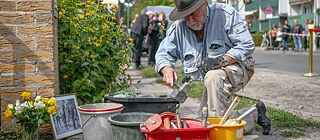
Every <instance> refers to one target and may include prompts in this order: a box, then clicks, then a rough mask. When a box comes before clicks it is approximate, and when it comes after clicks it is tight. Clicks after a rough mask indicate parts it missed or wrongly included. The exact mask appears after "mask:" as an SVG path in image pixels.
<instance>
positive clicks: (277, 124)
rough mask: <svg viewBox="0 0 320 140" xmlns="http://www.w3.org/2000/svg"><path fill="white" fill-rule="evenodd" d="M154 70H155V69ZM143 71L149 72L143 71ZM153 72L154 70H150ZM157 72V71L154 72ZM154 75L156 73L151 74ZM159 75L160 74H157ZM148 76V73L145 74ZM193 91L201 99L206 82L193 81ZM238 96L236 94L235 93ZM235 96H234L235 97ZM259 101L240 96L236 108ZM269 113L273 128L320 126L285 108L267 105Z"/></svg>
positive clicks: (286, 133) (285, 133) (290, 133)
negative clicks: (284, 109) (280, 108)
mask: <svg viewBox="0 0 320 140" xmlns="http://www.w3.org/2000/svg"><path fill="white" fill-rule="evenodd" d="M147 69H148V68H144V69H143V70H142V71H145V70H147ZM153 72H154V70H153ZM177 72H178V77H179V80H178V81H179V83H182V82H181V81H182V78H183V77H184V73H183V70H181V69H179V70H177ZM143 73H148V72H143ZM150 73H152V72H150ZM154 73H155V72H154ZM155 74H156V73H155ZM150 75H154V74H149V75H148V76H150ZM156 76H158V75H156ZM145 77H146V75H145ZM158 83H163V84H164V82H162V81H161V80H159V81H158ZM190 85H191V91H190V92H189V95H188V96H189V97H192V98H197V99H199V100H200V99H201V97H202V94H203V92H204V84H203V82H192V83H191V84H190ZM235 96H236V95H235ZM235 96H233V98H235ZM256 102H257V101H255V100H251V99H247V98H244V97H240V103H239V104H238V106H237V107H236V109H240V108H245V107H250V106H252V105H255V104H256ZM267 115H268V117H269V118H270V119H271V121H272V127H273V129H285V128H290V129H297V130H298V129H299V128H305V127H309V128H320V122H317V121H314V120H308V119H302V118H300V117H298V116H296V115H294V114H292V113H290V112H286V111H283V110H279V109H276V108H273V107H267ZM255 127H256V130H257V131H261V129H262V128H261V127H260V126H259V125H257V124H255ZM280 135H281V136H283V137H290V138H297V137H302V136H304V133H303V132H298V131H283V132H281V133H280Z"/></svg>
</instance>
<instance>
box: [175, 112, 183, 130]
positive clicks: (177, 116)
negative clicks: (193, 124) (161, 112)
mask: <svg viewBox="0 0 320 140" xmlns="http://www.w3.org/2000/svg"><path fill="white" fill-rule="evenodd" d="M176 119H177V126H178V128H179V129H180V128H182V123H181V117H180V114H179V113H176Z"/></svg>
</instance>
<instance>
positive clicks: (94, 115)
mask: <svg viewBox="0 0 320 140" xmlns="http://www.w3.org/2000/svg"><path fill="white" fill-rule="evenodd" d="M96 116H97V114H92V115H91V116H90V118H89V119H88V120H86V121H85V122H84V123H83V125H82V126H81V129H83V127H84V126H85V125H86V124H87V123H88V121H89V120H91V119H92V117H96Z"/></svg>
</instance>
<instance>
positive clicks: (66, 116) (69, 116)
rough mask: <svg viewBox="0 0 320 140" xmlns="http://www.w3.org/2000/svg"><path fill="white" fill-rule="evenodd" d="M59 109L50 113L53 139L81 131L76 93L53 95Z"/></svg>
mask: <svg viewBox="0 0 320 140" xmlns="http://www.w3.org/2000/svg"><path fill="white" fill-rule="evenodd" d="M55 99H56V102H57V104H58V106H59V109H58V111H57V113H56V114H55V115H50V119H51V124H52V127H53V133H54V137H55V139H62V138H66V137H69V136H72V135H75V134H79V133H81V132H82V129H81V125H82V122H81V118H80V113H79V111H78V103H77V99H76V95H73V94H72V95H66V96H57V97H55Z"/></svg>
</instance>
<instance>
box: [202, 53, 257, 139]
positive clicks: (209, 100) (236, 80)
mask: <svg viewBox="0 0 320 140" xmlns="http://www.w3.org/2000/svg"><path fill="white" fill-rule="evenodd" d="M253 64H254V60H253V59H252V58H249V59H246V60H245V61H243V62H236V63H234V64H231V65H228V66H226V67H224V68H221V69H216V70H211V71H208V72H207V73H206V75H205V78H204V83H205V87H206V92H205V93H204V94H203V96H202V99H201V102H200V106H199V109H198V115H199V116H201V112H202V108H203V107H204V106H207V107H208V117H221V118H222V117H223V115H224V113H225V112H226V111H227V109H228V107H229V105H230V104H231V102H232V100H231V95H232V93H235V92H237V91H239V90H240V89H242V88H243V87H244V86H245V85H246V84H247V83H248V81H249V80H250V78H251V77H252V75H253ZM248 109H249V108H244V109H241V110H235V111H233V112H232V114H231V116H230V117H232V118H237V117H239V116H240V115H241V114H243V113H244V112H245V111H247V110H248ZM244 120H245V121H246V126H245V132H244V133H245V134H248V133H251V132H252V131H253V129H254V117H253V115H249V116H247V117H246V118H245V119H244Z"/></svg>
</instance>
